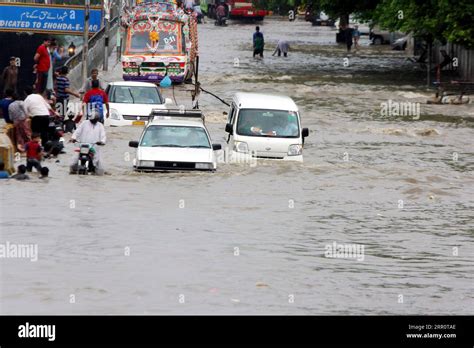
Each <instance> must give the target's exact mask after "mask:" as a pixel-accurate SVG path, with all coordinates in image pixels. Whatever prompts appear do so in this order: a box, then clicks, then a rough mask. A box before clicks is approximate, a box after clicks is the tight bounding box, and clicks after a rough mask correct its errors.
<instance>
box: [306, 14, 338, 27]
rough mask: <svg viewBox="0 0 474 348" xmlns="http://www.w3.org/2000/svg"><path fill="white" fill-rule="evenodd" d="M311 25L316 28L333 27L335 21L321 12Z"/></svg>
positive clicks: (313, 18) (312, 20) (312, 19)
mask: <svg viewBox="0 0 474 348" xmlns="http://www.w3.org/2000/svg"><path fill="white" fill-rule="evenodd" d="M311 23H312V25H314V26H328V27H333V26H334V23H335V21H334V19H332V18H329V16H328V15H326V14H325V13H324V12H319V13H317V14H316V15H315V16H313V17H312V18H311Z"/></svg>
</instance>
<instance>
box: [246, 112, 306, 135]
mask: <svg viewBox="0 0 474 348" xmlns="http://www.w3.org/2000/svg"><path fill="white" fill-rule="evenodd" d="M237 134H239V135H246V136H263V137H276V138H297V137H298V136H299V125H298V114H297V113H296V112H295V111H284V110H261V109H242V110H240V112H239V118H238V121H237Z"/></svg>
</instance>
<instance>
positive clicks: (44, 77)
mask: <svg viewBox="0 0 474 348" xmlns="http://www.w3.org/2000/svg"><path fill="white" fill-rule="evenodd" d="M51 41H52V39H50V38H47V39H45V40H44V41H43V43H42V44H41V45H40V46H39V47H38V49H37V50H36V54H35V57H34V60H35V62H36V65H35V69H36V92H37V93H38V94H43V93H44V91H45V90H46V85H47V83H48V72H49V68H50V66H51V57H50V53H49V50H48V47H49V45H50V43H51Z"/></svg>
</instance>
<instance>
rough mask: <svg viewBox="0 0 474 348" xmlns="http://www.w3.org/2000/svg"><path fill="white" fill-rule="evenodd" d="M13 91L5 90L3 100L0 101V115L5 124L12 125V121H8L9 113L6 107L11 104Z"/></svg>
mask: <svg viewBox="0 0 474 348" xmlns="http://www.w3.org/2000/svg"><path fill="white" fill-rule="evenodd" d="M13 94H14V93H13V90H12V89H7V90H6V91H5V98H3V99H2V100H0V113H1V116H2V117H3V119H4V120H5V122H6V123H10V124H12V123H13V122H12V120H11V119H10V113H9V112H8V107H9V106H10V104H11V103H13Z"/></svg>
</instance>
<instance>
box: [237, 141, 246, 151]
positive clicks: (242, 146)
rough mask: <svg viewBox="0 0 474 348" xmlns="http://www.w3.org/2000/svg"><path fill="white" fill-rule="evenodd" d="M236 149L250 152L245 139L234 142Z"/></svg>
mask: <svg viewBox="0 0 474 348" xmlns="http://www.w3.org/2000/svg"><path fill="white" fill-rule="evenodd" d="M234 151H236V152H243V153H248V152H249V146H248V144H247V143H246V142H244V141H236V142H234Z"/></svg>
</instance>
